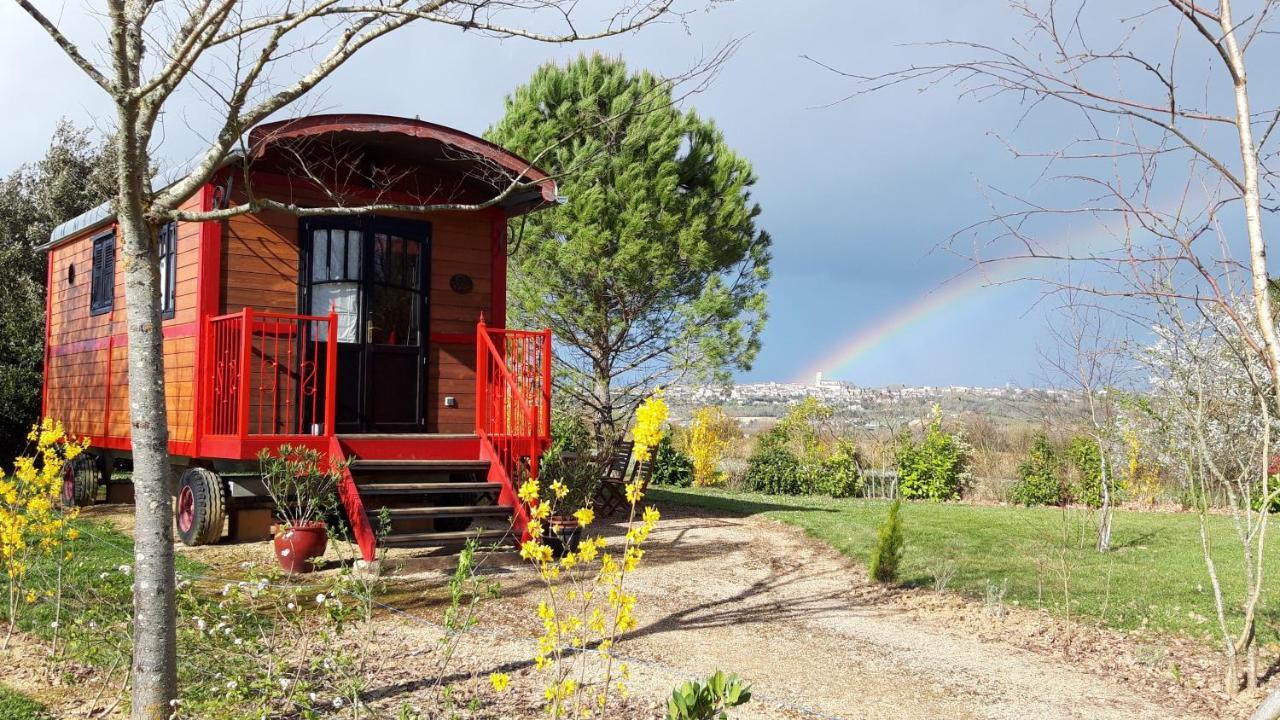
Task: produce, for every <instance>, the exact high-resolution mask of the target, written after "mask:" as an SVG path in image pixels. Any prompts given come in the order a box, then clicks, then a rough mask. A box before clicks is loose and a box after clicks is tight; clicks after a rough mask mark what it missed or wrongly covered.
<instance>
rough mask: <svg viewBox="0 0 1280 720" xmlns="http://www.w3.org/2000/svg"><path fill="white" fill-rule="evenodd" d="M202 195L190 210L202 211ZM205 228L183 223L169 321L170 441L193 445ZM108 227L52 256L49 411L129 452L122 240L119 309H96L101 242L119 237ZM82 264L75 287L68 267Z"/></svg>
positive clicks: (117, 286)
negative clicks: (92, 308)
mask: <svg viewBox="0 0 1280 720" xmlns="http://www.w3.org/2000/svg"><path fill="white" fill-rule="evenodd" d="M200 202H201V198H200V197H199V196H196V197H194V198H192V200H191V201H190V202H188V203H187V204H186V206H185V207H186V208H187V209H195V210H198V209H200ZM200 227H201V224H200V223H179V224H178V234H177V251H178V254H177V260H176V263H175V264H176V267H177V271H176V273H177V282H176V290H175V298H174V300H175V302H174V305H175V307H174V315H173V318H172V319H169V320H165V321H164V335H165V339H164V355H165V399H166V401H167V403H168V408H169V439H170V441H171V442H173V443H175V444H189V443H190V442H191V441H192V439H193V435H194V427H193V422H194V417H193V405H194V402H195V391H194V388H195V385H194V378H195V342H196V334H197V331H198V329H199V322H198V320H197V314H196V295H197V293H196V290H197V287H196V286H197V274H198V269H197V268H198V264H199V263H198V260H199V254H200ZM111 230H112V227H111V225H103V226H99V227H98V228H96V229H94V230H91V231H87V232H85V233H83V234H81V235H80V236H78V237H76V238H73V239H71V240H68V241H66V242H64V243H62V244H60V245H58V246H57V247H55V248H53V249H51V250H50V251H49V255H50V257H49V262H50V275H49V280H50V283H49V297H48V301H47V302H48V303H49V305H48V312H49V328H48V331H47V333H48V338H49V347H48V350H47V353H48V354H47V370H46V373H45V393H46V394H45V409H44V414H45V415H46V416H48V417H53V418H57V419H60V420H62V421H63V422H65V423H66V425H67V428H68V429H69V430H70V431H71V432H73V433H76V434H77V435H86V436H92V437H94V438H101V439H106V440H107V441H111V440H114V441H115V442H108V443H107V444H111V445H116V446H119V447H128V438H129V382H128V368H129V349H128V343H127V341H126V324H125V302H124V257H123V253H122V252H121V249H120V245H119V238H118V237H117V239H116V243H117V244H116V267H115V297H114V301H113V303H112V307H111V310H110V311H108V312H104V313H101V314H98V315H92V314H90V312H89V287H90V285H91V280H92V277H93V240H94V238H96V237H100V236H101V235H102V234H103V233H109V232H111ZM72 265H74V266H75V282H74V283H69V282H68V270H69V268H70V267H71V266H72Z"/></svg>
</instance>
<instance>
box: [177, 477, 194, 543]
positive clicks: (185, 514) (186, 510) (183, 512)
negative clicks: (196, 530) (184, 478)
mask: <svg viewBox="0 0 1280 720" xmlns="http://www.w3.org/2000/svg"><path fill="white" fill-rule="evenodd" d="M195 524H196V496H195V493H193V492H191V487H190V486H187V487H184V488H182V491H181V492H179V493H178V529H179V530H181V531H182V532H190V531H191V528H192V526H194V525H195Z"/></svg>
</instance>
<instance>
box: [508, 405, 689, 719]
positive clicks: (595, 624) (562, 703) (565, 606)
mask: <svg viewBox="0 0 1280 720" xmlns="http://www.w3.org/2000/svg"><path fill="white" fill-rule="evenodd" d="M667 412H668V411H667V405H666V402H665V401H664V400H663V399H662V397H661V395H660V394H658V395H654V396H653V397H650V398H649V399H648V400H647V401H646V402H645V403H644V404H643V405H641V406H640V408H639V409H638V410H637V412H636V424H635V429H634V430H633V433H634V437H635V440H636V449H635V452H636V456H637V457H640V458H644V457H647V456H648V453H649V452H651V450H652V448H653V446H655V445H657V443H658V441H660V440H661V439H662V434H663V432H664V428H665V425H666V421H667ZM642 448H643V450H642ZM567 494H568V488H567V487H565V486H564V485H563V484H562V483H560V482H553V483H551V484H550V486H548V487H547V488H545V492H544V488H541V487H540V486H539V484H538V482H537V481H536V480H532V479H531V480H528V481H526V482H525V483H523V484H522V485H521V486H520V488H519V496H520V499H521V500H522V501H523V502H525V503H526V504H528V505H529V506H530V508H531V511H530V514H531V517H532V519H531V521H530V523H529V534H530V539H529V540H528V541H527V542H525V543H524V544H522V545H521V547H520V555H521V556H522V557H523V558H524V559H526V560H529V561H530V562H532V563H534V564H535V565H536V566H537V568H538V573H539V576H540V577H541V579H542V581H543V599H542V601H541V602H539V603H538V620H539V621H540V623H541V625H542V635H541V636H540V637H539V638H538V651H537V653H536V655H535V656H534V658H533V659H534V664H535V666H536V668H537V669H538V670H539V671H540V672H542V673H544V674H545V675H546V677H547V680H546V685H545V688H544V696H545V698H546V703H547V711H548V713H549V715H550V716H551V717H552V718H562V717H574V718H587V717H595V718H605V717H610V715H609V702H610V698H611V697H612V696H613V695H614V694H617V695H619V696H622V697H625V696H626V694H627V680H628V678H629V675H628V669H627V666H626V664H625V663H621V662H618V661H616V659H615V657H614V654H613V647H614V643H615V641H616V640H617V638H618V636H619V635H620V634H622V633H627V632H630V631H632V630H634V629H635V628H636V616H635V606H636V596H635V594H634V593H632V592H630V591H629V590H628V588H627V584H626V580H627V576H628V575H629V574H630V573H632V572H634V571H635V569H636V568H637V567H639V565H640V560H641V558H643V557H644V549H643V547H642V546H643V545H644V543H645V541H646V540H648V538H649V533H650V532H652V531H653V528H654V527H655V526H656V525H657V523H658V519H659V514H658V510H657V509H656V508H653V507H646V508H644V509H643V511H641V510H640V501H641V500H642V499H643V496H644V488H643V486H642V485H641V481H639V480H637V481H635V482H632V483H631V484H629V485H628V486H627V488H626V497H627V501H628V503H629V506H630V508H629V513H628V516H627V526H626V528H627V529H626V535H625V536H624V537H623V539H622V547H621V548H618V549H616V550H615V549H613V547H612V546H611V541H610V540H608V539H607V538H605V537H603V536H601V535H594V536H586V535H585V529H586V528H587V527H588V526H590V525H591V524H592V523H593V522H595V511H594V510H593V509H592V508H591V507H582V508H578V509H577V510H575V511H573V512H572V517H573V518H574V519H575V520H576V521H577V523H578V526H579V527H580V528H582V530H581V532H582V533H583V534H584V537H582V538H581V540H580V541H579V542H578V544H577V546H576V548H575V547H572V546H571V543H569V542H568V532H567V531H565V530H563V529H560V528H557V527H555V525H554V524H553V523H552V520H553V518H561V517H568V516H569V513H568V512H562V511H561V510H560V509H558V508H557V507H556V504H557V503H558V502H559V501H561V500H563V499H564V498H565V497H566V495H567ZM612 542H616V540H614V541H612ZM489 679H490V682H492V684H493V687H494V689H495V690H497V691H498V692H502V691H503V690H505V689H506V688H507V687H508V685H509V683H510V677H509V676H508V675H506V674H505V673H494V674H493V675H491V676H490V678H489Z"/></svg>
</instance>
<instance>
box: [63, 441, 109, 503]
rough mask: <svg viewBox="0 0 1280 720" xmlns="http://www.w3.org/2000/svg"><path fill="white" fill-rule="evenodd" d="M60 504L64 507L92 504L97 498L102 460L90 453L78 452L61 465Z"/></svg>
mask: <svg viewBox="0 0 1280 720" xmlns="http://www.w3.org/2000/svg"><path fill="white" fill-rule="evenodd" d="M62 472H63V473H64V475H63V482H62V504H63V506H64V507H84V506H86V505H92V504H93V503H94V501H95V500H96V499H97V498H98V485H99V484H101V482H102V462H101V461H100V460H99V459H98V456H96V455H94V454H92V453H87V452H85V453H80V454H79V455H77V456H76V457H75V459H74V460H72V461H71V462H69V463H67V464H66V466H65V467H63V469H62Z"/></svg>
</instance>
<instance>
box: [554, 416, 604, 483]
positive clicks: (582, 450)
mask: <svg viewBox="0 0 1280 720" xmlns="http://www.w3.org/2000/svg"><path fill="white" fill-rule="evenodd" d="M592 440H593V437H592V433H591V427H590V425H589V424H588V422H587V420H586V418H585V417H584V416H583V415H582V414H581V413H578V412H573V411H566V410H560V409H556V410H553V411H552V413H551V446H550V447H548V448H547V450H546V452H544V453H542V460H541V461H540V462H539V463H538V476H539V478H540V479H541V480H542V481H543V482H544V483H545V484H546V485H547V486H548V487H550V486H551V485H552V484H553V483H560V485H562V486H563V487H564V488H565V489H564V490H563V492H564V493H565V495H564V496H563V497H562V498H560V500H561V501H562V502H561V504H562V506H564V507H570V506H572V507H575V508H576V507H581V506H583V505H586V504H587V503H588V502H589V501H590V500H591V498H593V497H595V493H596V489H597V486H598V485H599V483H600V477H601V475H603V472H604V471H603V468H601V467H600V462H599V460H598V459H596V458H595V457H593V456H592V454H591V453H592V450H593V442H592Z"/></svg>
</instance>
